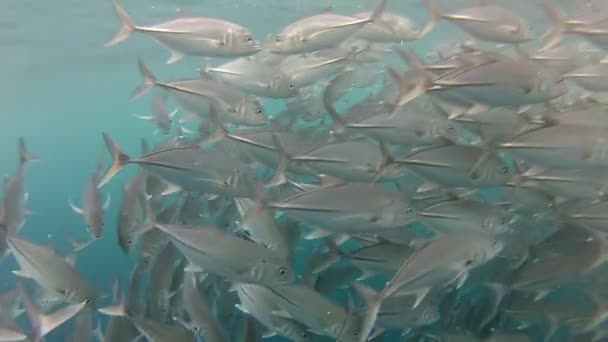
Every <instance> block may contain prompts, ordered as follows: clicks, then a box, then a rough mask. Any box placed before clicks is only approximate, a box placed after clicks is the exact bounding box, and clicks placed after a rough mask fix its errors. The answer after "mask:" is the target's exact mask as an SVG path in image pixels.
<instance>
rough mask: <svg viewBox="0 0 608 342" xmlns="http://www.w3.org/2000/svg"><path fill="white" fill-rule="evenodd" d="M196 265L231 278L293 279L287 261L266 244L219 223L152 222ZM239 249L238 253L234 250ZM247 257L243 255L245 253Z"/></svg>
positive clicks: (264, 281)
mask: <svg viewBox="0 0 608 342" xmlns="http://www.w3.org/2000/svg"><path fill="white" fill-rule="evenodd" d="M153 225H154V227H156V228H158V229H160V230H161V231H163V233H165V234H167V236H169V238H170V239H171V241H172V242H173V244H174V245H175V246H176V247H177V249H179V251H180V252H181V253H182V254H183V255H184V256H185V257H186V258H187V259H188V260H189V262H190V263H191V264H193V265H194V266H198V267H200V268H202V269H205V270H207V271H209V272H211V273H214V274H218V275H222V276H224V277H227V278H229V279H232V280H235V281H241V282H249V283H261V284H283V283H289V282H292V281H293V279H294V274H293V270H292V268H291V266H290V265H288V263H287V261H285V260H283V259H282V258H281V257H280V256H279V255H277V254H276V253H275V252H273V251H272V250H270V249H267V248H266V247H263V246H260V245H258V244H256V243H254V242H251V241H248V240H243V239H239V238H237V237H234V236H231V235H229V234H228V233H227V232H224V231H222V230H220V229H219V228H218V227H214V226H206V227H187V226H179V225H166V224H159V223H153ZM235 251H239V253H240V254H239V253H233V252H235ZM245 254H246V255H247V257H246V258H245V257H242V256H243V255H245Z"/></svg>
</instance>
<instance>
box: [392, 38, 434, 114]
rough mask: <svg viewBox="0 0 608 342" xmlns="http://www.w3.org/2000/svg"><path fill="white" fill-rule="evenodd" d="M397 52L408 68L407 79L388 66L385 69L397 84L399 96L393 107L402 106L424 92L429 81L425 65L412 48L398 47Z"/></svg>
mask: <svg viewBox="0 0 608 342" xmlns="http://www.w3.org/2000/svg"><path fill="white" fill-rule="evenodd" d="M397 53H398V54H399V57H401V59H403V61H404V62H405V63H406V64H407V66H408V68H409V72H408V76H409V79H407V80H406V79H405V78H404V77H402V76H401V75H399V73H397V72H396V71H395V70H394V69H392V68H390V67H389V69H388V70H387V71H388V72H389V76H390V77H391V78H393V79H395V81H397V84H399V98H398V99H397V103H395V108H397V107H400V106H403V105H405V104H407V103H409V102H411V101H413V100H415V99H417V98H418V97H419V96H421V95H423V94H424V93H426V90H427V87H428V85H429V83H430V80H429V77H428V75H427V73H426V66H425V65H424V63H423V62H422V60H420V58H419V57H418V56H417V55H416V54H415V53H414V52H413V51H412V50H410V49H399V50H397Z"/></svg>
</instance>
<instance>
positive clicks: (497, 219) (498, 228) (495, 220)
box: [483, 213, 516, 234]
mask: <svg viewBox="0 0 608 342" xmlns="http://www.w3.org/2000/svg"><path fill="white" fill-rule="evenodd" d="M515 220H516V219H515V218H514V216H513V215H511V214H509V213H497V214H496V215H492V216H490V217H488V218H487V219H486V220H485V221H484V223H483V228H484V230H485V231H486V232H488V233H491V234H504V233H506V232H508V231H509V227H510V226H511V224H513V223H514V222H515Z"/></svg>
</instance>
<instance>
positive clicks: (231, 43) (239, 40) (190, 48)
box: [106, 1, 261, 64]
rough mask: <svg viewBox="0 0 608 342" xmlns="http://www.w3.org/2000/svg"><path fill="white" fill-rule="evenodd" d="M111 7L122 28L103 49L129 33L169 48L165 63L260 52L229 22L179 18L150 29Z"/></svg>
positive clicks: (249, 36)
mask: <svg viewBox="0 0 608 342" xmlns="http://www.w3.org/2000/svg"><path fill="white" fill-rule="evenodd" d="M113 6H114V12H115V13H116V15H117V16H118V18H119V19H120V21H121V23H122V27H121V28H120V31H118V33H117V34H116V35H115V36H114V38H112V40H110V41H109V42H108V43H107V44H106V46H112V45H116V44H118V43H121V42H123V41H124V40H126V39H127V38H129V36H130V35H131V34H132V33H133V32H141V33H144V34H147V35H150V36H152V37H153V38H154V39H156V40H158V41H159V42H161V43H162V44H163V45H165V46H166V47H167V48H168V49H169V51H170V52H171V57H170V58H169V60H168V61H167V63H168V64H172V63H176V62H178V61H180V60H181V59H182V58H183V57H184V56H185V55H189V56H207V57H239V56H248V55H252V54H254V53H257V52H258V51H260V50H261V49H260V47H259V45H258V43H257V42H256V41H255V39H254V37H253V35H252V34H251V32H249V30H247V29H246V28H244V27H242V26H241V25H238V24H235V23H231V22H229V21H225V20H219V19H214V18H204V17H182V18H177V19H173V20H170V21H167V22H164V23H160V24H157V25H154V26H138V25H135V23H134V22H133V20H132V19H131V18H130V17H129V15H128V14H127V12H126V11H125V10H124V9H123V8H122V7H120V5H118V3H117V2H116V1H114V3H113Z"/></svg>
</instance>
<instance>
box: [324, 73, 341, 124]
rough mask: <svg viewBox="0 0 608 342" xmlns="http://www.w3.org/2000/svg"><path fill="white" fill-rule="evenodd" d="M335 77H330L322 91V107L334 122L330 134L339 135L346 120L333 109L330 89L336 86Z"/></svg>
mask: <svg viewBox="0 0 608 342" xmlns="http://www.w3.org/2000/svg"><path fill="white" fill-rule="evenodd" d="M337 77H338V76H336V78H337ZM336 78H334V79H332V80H331V81H330V82H329V83H328V84H327V86H326V87H325V90H324V91H323V108H324V109H325V111H326V112H327V115H329V117H330V118H331V120H332V121H333V123H334V126H333V130H332V134H338V135H340V134H342V133H343V132H344V128H345V127H346V125H347V122H346V121H345V120H344V119H343V118H342V117H340V114H338V111H337V110H336V109H335V107H334V103H333V102H332V99H331V93H332V90H333V88H334V87H336V86H337V84H336V83H335V82H334V80H335V79H336Z"/></svg>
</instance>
